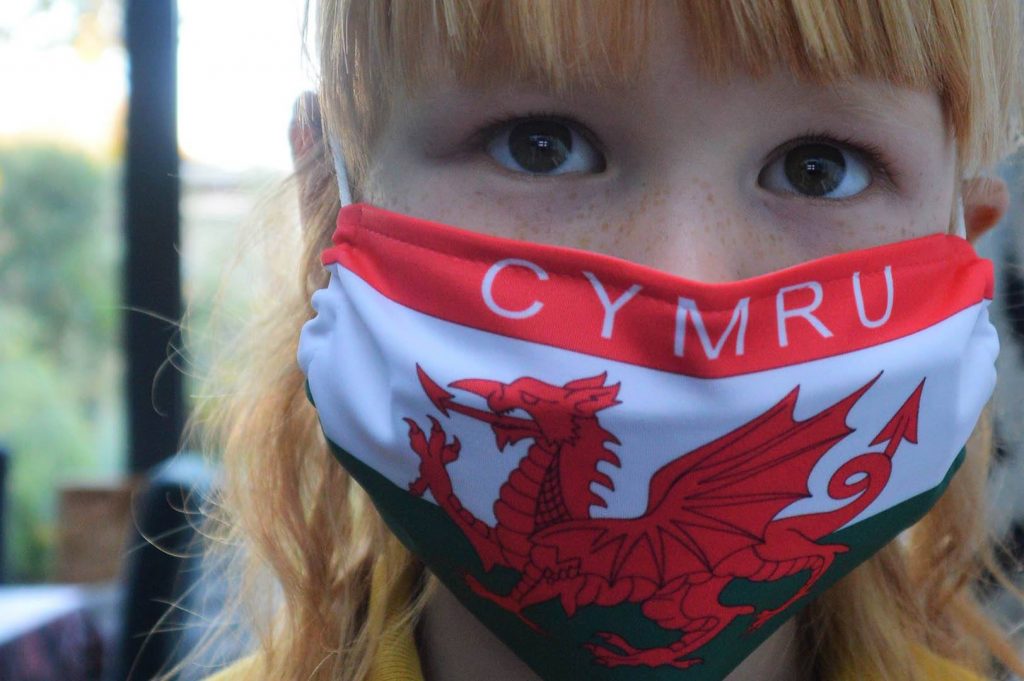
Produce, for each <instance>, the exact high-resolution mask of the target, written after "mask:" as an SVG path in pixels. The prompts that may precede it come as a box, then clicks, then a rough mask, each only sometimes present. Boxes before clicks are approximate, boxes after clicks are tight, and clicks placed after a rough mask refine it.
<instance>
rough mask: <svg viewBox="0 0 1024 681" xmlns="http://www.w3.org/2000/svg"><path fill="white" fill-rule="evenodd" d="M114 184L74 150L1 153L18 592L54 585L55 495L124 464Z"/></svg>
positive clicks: (26, 148) (6, 423)
mask: <svg viewBox="0 0 1024 681" xmlns="http://www.w3.org/2000/svg"><path fill="white" fill-rule="evenodd" d="M115 180H116V177H115V174H114V172H113V169H111V168H105V167H103V166H101V165H99V164H98V163H96V162H95V161H92V160H91V159H89V158H88V157H86V156H84V155H82V154H80V153H77V152H74V151H71V150H67V149H63V148H60V147H55V146H52V145H46V144H26V145H18V146H11V147H0V329H3V333H2V334H0V442H2V443H4V444H5V445H6V446H7V447H8V448H9V450H10V452H11V454H12V461H11V463H12V466H11V472H10V476H11V479H10V480H9V481H8V489H9V492H10V497H11V504H10V507H9V508H8V509H7V514H6V515H7V522H8V527H7V530H8V534H7V537H8V550H9V552H10V555H9V556H8V574H9V576H10V577H11V578H12V579H15V580H19V581H33V580H38V579H43V578H45V577H46V576H47V571H48V566H49V562H50V556H51V554H52V548H53V540H54V536H53V535H54V532H53V526H54V511H55V498H54V493H55V488H54V486H55V484H58V483H59V482H60V481H62V480H64V479H67V478H72V477H77V478H81V477H83V476H95V475H96V474H97V473H100V474H102V473H108V474H109V473H111V472H113V471H114V470H115V467H116V465H117V459H118V457H119V454H120V452H119V451H118V449H119V442H118V439H119V435H118V434H117V433H118V432H119V428H118V427H117V425H118V424H116V423H114V424H112V423H111V421H112V420H113V421H117V419H118V418H123V416H120V408H119V402H118V400H119V398H120V394H121V389H120V375H119V354H118V350H117V338H118V314H119V312H118V307H117V306H118V266H117V265H118V259H119V252H118V235H117V220H116V216H115V215H114V212H113V210H112V207H113V205H114V201H113V199H114V196H115V192H114V185H113V182H114V181H115Z"/></svg>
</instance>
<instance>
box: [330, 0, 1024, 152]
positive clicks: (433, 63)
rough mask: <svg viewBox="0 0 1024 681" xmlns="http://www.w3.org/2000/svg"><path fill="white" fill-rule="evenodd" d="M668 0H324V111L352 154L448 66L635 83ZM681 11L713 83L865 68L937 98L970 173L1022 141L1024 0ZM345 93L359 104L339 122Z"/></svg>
mask: <svg viewBox="0 0 1024 681" xmlns="http://www.w3.org/2000/svg"><path fill="white" fill-rule="evenodd" d="M656 2H659V0H631V1H630V2H624V1H623V0H549V1H546V2H540V1H537V0H389V1H381V0H376V1H375V0H348V1H347V2H343V1H342V0H322V2H321V11H320V13H319V16H318V23H319V26H320V31H319V35H320V39H321V55H322V59H321V64H320V67H321V74H322V86H323V87H322V91H323V94H326V95H328V96H327V97H326V100H327V101H324V102H322V105H323V106H324V107H325V109H326V110H328V111H327V113H328V116H327V118H328V124H329V125H332V126H333V125H334V124H335V123H336V124H337V125H338V126H339V129H335V130H332V131H331V132H332V134H335V135H336V136H340V137H341V138H342V139H343V141H344V142H345V145H346V148H347V149H352V146H353V144H355V145H356V146H357V147H360V146H363V145H365V144H367V143H368V144H370V145H371V146H372V141H373V140H375V139H376V137H377V134H379V132H380V126H381V125H382V124H383V122H384V120H385V116H386V111H387V109H388V104H389V93H391V92H394V89H395V86H396V85H402V86H405V87H412V88H415V87H419V86H423V85H425V84H427V83H428V82H429V79H430V77H431V74H432V73H436V72H435V71H434V69H436V68H437V67H439V66H440V67H442V68H446V69H449V70H450V72H452V73H453V74H455V76H456V78H457V79H459V80H460V81H461V82H464V83H466V84H471V85H477V84H482V83H486V82H488V81H494V80H498V81H499V82H500V81H502V80H505V81H509V82H526V83H531V84H536V85H539V86H541V87H543V88H545V89H548V90H550V91H552V92H554V93H565V92H568V91H570V90H572V89H573V88H576V87H593V86H597V85H600V84H606V85H607V84H614V83H627V82H629V81H630V80H631V79H632V78H633V77H634V76H635V75H636V74H637V72H638V70H639V69H641V68H642V67H643V57H644V54H645V50H646V40H647V35H648V34H649V32H650V30H651V28H652V27H651V21H652V15H653V10H654V8H655V3H656ZM676 8H677V10H678V18H679V21H680V22H681V24H682V27H683V28H684V30H685V33H686V35H687V36H688V38H689V40H690V43H691V48H690V49H692V50H693V54H694V55H695V57H696V59H697V61H698V63H699V65H700V67H701V69H702V70H703V72H704V74H705V76H707V77H708V78H713V79H725V78H728V77H729V76H730V75H732V74H736V73H740V72H741V73H744V74H747V75H750V76H753V77H755V78H756V77H759V76H762V75H765V74H766V73H768V72H769V71H770V70H771V69H773V68H784V69H788V70H789V71H791V72H792V73H794V74H795V75H796V76H798V77H799V78H802V79H805V80H808V81H811V82H815V83H821V84H829V83H837V82H841V81H843V80H844V79H848V78H850V77H853V76H862V77H867V78H871V79H877V80H884V81H887V82H890V83H893V84H896V85H900V86H905V87H910V88H914V89H921V90H930V91H934V92H937V93H938V94H939V96H940V98H941V100H942V102H943V105H944V108H945V112H946V116H947V120H948V122H949V124H950V125H951V127H952V130H953V132H954V134H955V135H956V138H957V142H958V153H959V155H960V158H959V161H960V164H961V167H962V168H963V169H965V170H972V169H976V168H977V166H979V165H987V164H990V163H994V162H996V161H998V160H999V158H1001V157H1002V156H1003V155H1005V154H1006V153H1008V151H1009V146H1010V144H1011V143H1012V142H1013V141H1014V140H1015V138H1016V135H1017V127H1018V121H1019V115H1018V114H1019V110H1020V97H1021V88H1020V85H1019V79H1020V71H1021V69H1020V68H1019V64H1020V59H1019V45H1018V39H1017V35H1018V31H1017V23H1018V20H1019V19H1018V11H1017V8H1016V5H1015V0H991V1H989V2H980V1H978V0H948V1H947V2H941V3H940V2H926V1H924V0H840V1H836V2H821V0H678V2H677V3H676ZM438 60H440V63H438ZM338 101H343V102H346V103H347V105H345V106H344V107H343V108H344V109H347V112H346V111H341V112H338V117H335V116H333V115H331V113H330V111H329V110H330V109H331V108H332V104H333V102H338ZM353 135H358V136H359V138H360V139H359V140H352V139H349V137H350V136H353ZM356 155H357V156H359V154H358V153H357V154H356ZM353 160H357V159H352V158H350V159H349V161H350V162H352V161H353ZM356 165H357V166H358V165H361V164H359V163H358V162H357V163H356Z"/></svg>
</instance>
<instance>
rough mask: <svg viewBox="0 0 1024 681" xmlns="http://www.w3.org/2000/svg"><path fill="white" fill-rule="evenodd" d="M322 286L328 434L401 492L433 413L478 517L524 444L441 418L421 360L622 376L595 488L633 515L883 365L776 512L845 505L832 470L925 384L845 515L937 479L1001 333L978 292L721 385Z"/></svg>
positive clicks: (320, 385)
mask: <svg viewBox="0 0 1024 681" xmlns="http://www.w3.org/2000/svg"><path fill="white" fill-rule="evenodd" d="M330 270H331V280H330V284H329V286H328V288H326V289H323V290H321V291H318V292H317V293H316V294H315V295H314V296H313V305H314V307H315V309H316V310H317V313H318V314H317V316H316V318H314V319H313V320H311V321H310V322H308V323H307V324H306V326H305V327H304V328H303V330H302V336H301V339H300V347H299V353H298V359H299V364H300V365H301V367H302V369H303V371H304V372H306V374H307V377H308V379H309V384H310V390H311V392H312V395H313V398H314V400H315V401H316V404H317V407H318V410H319V413H320V418H321V422H322V424H323V427H324V431H325V433H326V434H327V436H328V437H329V438H330V439H331V440H332V441H334V442H335V443H337V444H338V445H340V446H341V447H343V448H344V449H345V450H347V451H348V452H350V453H351V454H352V455H354V456H356V457H357V458H359V459H361V460H362V461H364V462H366V463H367V464H369V465H370V466H372V467H374V468H375V469H377V470H378V471H380V472H381V473H382V474H384V475H385V476H386V477H388V478H389V479H390V480H392V481H393V482H394V483H395V484H397V485H399V486H400V487H402V488H406V487H407V486H408V484H409V483H410V482H411V481H413V480H415V479H416V477H417V475H418V465H419V459H418V458H417V456H416V455H415V454H414V453H413V452H412V450H411V449H410V448H409V444H408V437H407V433H408V428H407V426H406V424H405V423H404V422H403V420H402V419H403V417H411V418H413V419H415V420H416V421H417V422H418V423H419V424H420V427H421V428H423V429H424V431H427V432H429V427H430V423H429V421H428V419H427V414H431V415H433V416H435V417H437V418H438V419H439V421H440V422H441V424H442V425H443V426H444V428H445V430H446V432H447V433H448V436H449V439H450V438H451V437H452V436H453V435H458V437H459V439H460V440H461V442H462V453H461V456H460V458H459V460H458V461H456V462H454V463H452V464H450V465H449V466H448V471H449V472H450V474H451V477H452V481H453V486H454V489H455V492H456V494H457V495H458V496H459V498H460V499H461V500H462V502H463V504H464V505H465V506H466V507H467V508H469V509H470V510H471V511H472V512H473V513H474V514H476V516H477V517H478V518H480V519H482V520H484V521H486V522H488V523H489V524H494V522H495V519H494V513H493V511H492V504H493V503H494V500H495V499H497V497H498V490H499V488H500V486H501V484H502V483H503V482H505V480H506V479H507V477H508V475H509V473H510V472H511V471H512V470H513V469H514V468H515V467H516V465H517V464H518V461H519V459H520V458H521V457H522V456H523V455H524V454H525V453H526V450H527V448H528V447H529V446H530V444H531V443H530V442H529V441H524V442H520V443H519V444H518V445H516V446H514V447H508V448H506V450H505V451H504V452H503V453H499V452H498V450H497V447H496V444H495V439H494V435H493V433H492V431H491V429H490V427H489V426H488V425H486V424H484V423H481V422H479V421H477V420H474V419H471V418H469V417H466V416H463V415H459V414H452V415H451V417H450V418H445V417H444V416H442V415H441V414H440V412H438V411H437V410H436V409H435V408H434V407H433V405H431V404H430V402H429V400H428V398H427V397H426V395H425V394H424V392H423V389H422V388H421V386H420V384H419V381H418V379H417V375H416V365H417V363H418V364H420V365H421V366H422V367H423V369H424V370H425V371H426V372H427V373H428V374H429V375H430V376H431V377H432V378H433V379H434V380H435V381H436V382H437V383H438V384H439V385H441V386H442V387H447V385H448V384H449V383H450V382H452V381H455V380H458V379H464V378H483V379H491V380H498V381H502V382H505V383H509V382H511V381H513V380H515V379H516V378H519V377H521V376H532V377H534V378H536V379H538V380H542V381H545V382H547V383H552V384H558V385H561V384H563V383H565V382H568V381H570V380H573V379H579V378H584V377H590V376H594V375H596V374H600V373H602V372H607V373H608V381H607V383H608V384H611V383H621V389H620V392H619V396H618V399H619V400H620V401H621V402H622V404H620V405H617V406H614V407H611V408H609V409H606V410H603V411H601V412H598V419H599V421H600V422H601V424H602V426H603V427H604V428H606V429H607V430H609V431H610V432H612V433H614V434H615V435H616V436H617V437H618V438H619V440H621V442H622V444H621V445H610V448H611V449H612V450H613V451H615V452H616V454H618V456H619V457H620V458H621V460H622V467H621V468H613V467H611V466H606V465H604V464H602V466H601V468H602V470H603V471H604V472H606V473H607V474H608V475H609V476H610V477H611V478H612V480H613V481H614V482H615V491H614V492H611V491H609V490H607V489H605V488H603V487H595V488H594V489H595V491H596V492H598V493H599V494H600V495H601V496H602V497H603V498H604V499H605V500H606V501H607V502H608V507H607V508H604V509H603V508H597V507H595V508H594V509H592V511H593V515H594V516H596V517H605V516H606V517H634V516H639V515H642V514H643V512H644V510H645V508H646V504H647V494H648V484H649V481H650V478H651V476H652V475H653V474H654V473H655V472H656V471H657V470H658V469H659V468H660V467H662V466H663V465H665V464H666V463H668V462H670V461H672V460H673V459H676V458H677V457H679V456H681V455H683V454H685V453H686V452H688V451H691V450H693V449H695V448H697V447H699V446H701V445H703V444H705V443H707V442H708V441H710V440H713V439H715V438H717V437H719V436H721V435H723V434H725V433H727V432H729V431H731V430H733V429H735V428H737V427H739V426H741V425H743V424H745V423H747V422H749V421H750V420H752V419H754V418H755V417H757V416H759V415H760V414H762V413H763V412H764V411H766V410H767V409H768V408H770V407H771V406H773V405H774V404H775V403H777V402H778V401H779V400H780V399H782V398H783V397H784V396H785V395H786V394H787V393H788V392H789V391H790V390H792V389H793V388H794V387H795V386H797V385H800V386H801V391H800V397H799V400H798V402H797V406H796V418H797V419H806V418H808V417H810V416H812V415H814V414H816V413H818V412H819V411H821V410H822V409H824V408H826V407H828V406H831V405H832V404H834V403H835V402H837V401H839V400H840V399H842V398H843V397H845V396H847V395H848V394H850V393H852V392H854V391H855V390H856V389H858V388H860V387H862V386H863V385H864V384H866V383H867V382H868V381H870V380H871V379H872V378H873V377H874V376H875V375H877V374H878V372H879V371H883V372H884V373H883V375H882V377H881V378H880V379H879V380H878V382H877V383H876V384H875V385H874V386H873V387H872V388H871V389H870V390H869V391H868V392H867V393H866V394H865V395H864V396H863V397H861V399H860V401H859V402H858V403H857V405H856V406H855V407H854V408H853V410H852V411H851V412H850V415H849V418H848V424H849V425H850V426H851V427H853V428H854V429H855V431H854V432H853V433H852V434H850V435H849V436H848V437H847V438H845V439H844V440H843V441H841V442H840V443H839V444H838V445H836V446H835V447H833V448H832V449H831V450H830V451H829V452H828V453H826V454H825V456H824V457H823V458H822V459H821V461H820V462H819V464H818V466H817V467H816V468H815V470H814V471H813V473H812V475H811V477H810V480H809V483H808V484H809V487H810V490H811V493H812V496H811V497H810V498H808V499H804V500H801V501H799V502H797V503H794V504H792V505H791V506H789V507H788V508H787V509H786V510H785V511H783V512H782V513H781V514H780V515H779V517H786V516H790V515H800V514H807V513H813V512H817V511H824V510H831V509H833V508H837V507H839V506H844V505H847V504H849V503H850V501H851V500H842V501H836V500H832V499H830V498H829V497H828V495H827V492H826V487H827V484H828V480H829V478H830V477H831V475H832V474H833V472H834V471H835V470H836V469H837V468H838V467H839V466H840V465H841V464H842V463H843V462H845V461H847V460H848V459H850V458H852V457H854V456H856V455H858V454H860V453H862V452H865V451H876V452H880V451H882V450H883V449H884V445H876V446H874V447H871V446H870V444H869V443H870V442H871V440H873V439H874V438H875V437H876V436H877V435H878V433H879V431H880V430H882V428H883V427H884V426H885V425H886V423H888V421H889V420H890V419H891V418H892V416H893V415H894V414H895V413H896V411H897V410H898V409H899V408H900V406H902V405H903V404H904V402H905V401H906V399H907V398H908V397H909V396H910V394H911V393H912V392H913V391H914V389H915V388H916V387H917V385H918V384H919V383H920V381H921V379H922V378H925V377H926V378H927V381H926V384H925V388H924V392H923V395H922V399H921V420H920V423H919V431H918V434H919V442H918V444H916V445H914V444H911V443H908V442H903V443H902V444H901V445H900V447H899V450H898V451H897V453H896V456H895V458H894V470H893V475H892V478H891V479H890V481H889V484H888V486H887V487H886V489H885V490H884V491H883V493H882V495H881V496H880V497H879V498H878V499H876V500H875V501H874V502H873V503H872V505H871V506H870V507H868V509H866V510H865V511H864V512H863V513H862V514H861V515H860V516H859V517H858V518H857V519H856V520H855V521H854V522H858V521H859V520H863V519H864V518H867V517H870V516H872V515H875V514H877V513H879V512H881V511H883V510H885V509H887V508H890V507H892V506H893V505H895V504H897V503H899V502H901V501H903V500H905V499H907V498H910V497H912V496H914V495H916V494H919V493H921V492H924V491H927V490H929V489H931V488H933V487H934V486H936V485H937V484H939V483H940V482H941V481H942V479H943V477H944V476H945V475H946V473H947V471H948V469H949V466H950V465H951V463H952V461H953V460H954V458H955V457H956V455H957V453H958V452H959V450H960V449H961V447H962V446H963V444H964V443H965V442H966V440H967V438H968V436H969V435H970V433H971V431H972V429H973V427H974V425H975V423H976V421H977V419H978V416H979V414H980V412H981V409H982V407H983V406H984V404H985V402H986V401H987V399H988V397H989V396H990V395H991V393H992V389H993V387H994V385H995V370H994V360H995V356H996V354H997V352H998V340H997V338H996V334H995V330H994V328H993V327H992V326H991V324H990V323H989V321H988V310H987V308H988V302H987V301H986V302H983V303H980V304H978V305H975V306H973V307H971V308H968V309H965V310H963V311H961V312H960V313H958V314H956V315H954V316H952V317H950V318H948V319H946V320H945V321H943V322H941V323H939V324H936V325H935V326H933V327H931V328H928V329H926V330H924V331H921V332H919V333H917V334H915V335H913V336H910V337H906V338H902V339H899V340H896V341H893V342H890V343H886V344H883V345H879V346H876V347H873V348H869V349H866V350H861V351H858V352H854V353H850V354H846V355H842V356H837V357H832V358H828V359H823V360H817V361H813V362H808V363H806V364H803V365H797V366H791V367H785V368H781V369H774V370H770V371H764V372H758V373H753V374H747V375H743V376H737V377H730V378H723V379H700V378H690V377H686V376H680V375H677V374H672V373H668V372H662V371H656V370H651V369H647V368H643V367H638V366H635V365H630V364H625V363H620V362H615V361H611V360H607V359H604V358H599V357H592V356H589V355H584V354H580V353H576V352H570V351H566V350H562V349H559V348H553V347H549V346H545V345H541V344H536V343H530V342H524V341H519V340H514V339H509V338H506V337H502V336H499V335H496V334H492V333H488V332H483V331H478V330H475V329H471V328H467V327H463V326H459V325H456V324H452V323H449V322H446V321H443V320H440V319H438V318H435V317H430V316H428V315H424V314H421V313H419V312H415V311H413V310H410V309H408V308H405V307H403V306H401V305H399V304H397V303H395V302H392V301H391V300H389V299H387V298H385V297H384V296H382V295H380V294H379V293H377V291H376V290H374V289H373V288H371V287H370V286H369V285H367V284H366V283H365V282H364V281H363V280H361V279H360V278H358V277H357V276H355V275H354V274H352V273H351V272H349V271H348V270H346V269H344V268H343V267H341V266H340V265H333V266H331V267H330ZM450 392H452V393H453V394H454V395H455V399H456V401H458V402H461V403H463V404H471V405H473V406H477V407H480V408H484V409H486V405H485V404H484V400H483V399H482V398H479V397H477V396H475V395H472V394H468V393H464V392H463V391H460V390H456V389H450Z"/></svg>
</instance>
